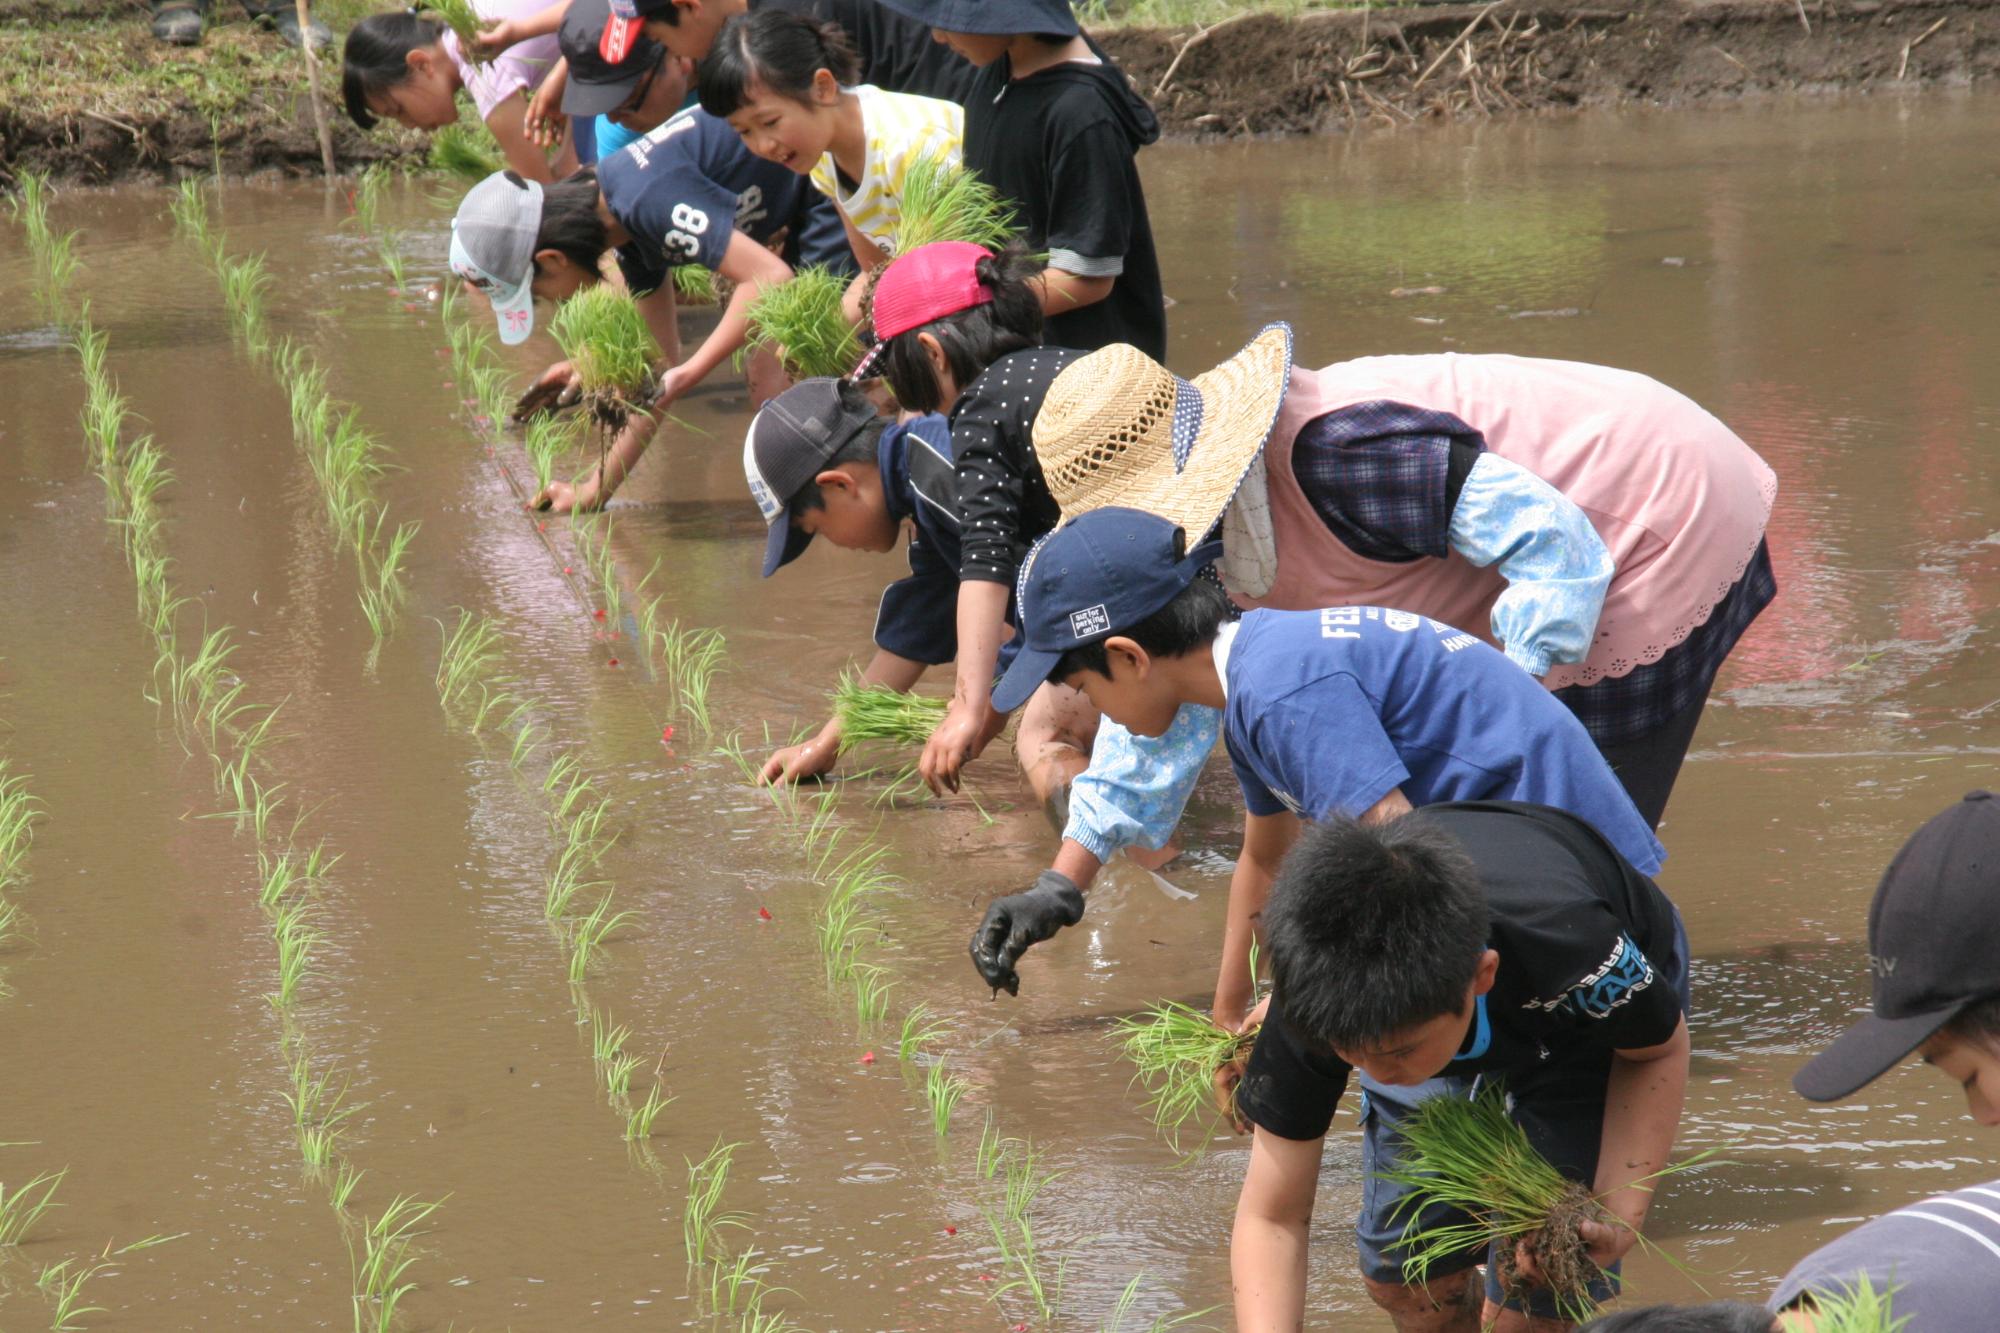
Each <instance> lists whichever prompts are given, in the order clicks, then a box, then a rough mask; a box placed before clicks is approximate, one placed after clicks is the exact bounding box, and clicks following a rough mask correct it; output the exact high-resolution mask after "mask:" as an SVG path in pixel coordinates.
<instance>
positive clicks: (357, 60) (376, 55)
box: [340, 11, 444, 130]
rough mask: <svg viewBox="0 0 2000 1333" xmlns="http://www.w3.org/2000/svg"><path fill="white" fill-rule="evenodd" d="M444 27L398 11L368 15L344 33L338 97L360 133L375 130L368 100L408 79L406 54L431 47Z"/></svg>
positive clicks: (432, 21) (440, 35)
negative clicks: (345, 105)
mask: <svg viewBox="0 0 2000 1333" xmlns="http://www.w3.org/2000/svg"><path fill="white" fill-rule="evenodd" d="M443 36H444V24H442V23H439V22H438V21H437V20H436V19H427V18H418V17H417V16H416V15H415V14H410V13H404V12H401V11H398V12H396V13H390V14H370V15H369V16H368V17H367V18H365V19H362V20H361V21H360V22H359V23H357V24H355V25H354V27H353V28H352V29H351V30H350V31H349V32H348V34H347V44H346V45H345V46H343V47H342V48H341V51H340V95H341V96H342V97H343V98H345V99H346V100H347V114H348V117H349V118H350V119H351V120H353V122H354V123H355V124H356V125H359V126H360V127H361V128H362V129H364V130H372V129H374V128H375V113H374V112H372V111H370V110H369V109H368V99H369V98H371V97H373V96H375V95H376V94H377V93H386V92H388V91H389V90H390V89H391V88H394V87H395V86H396V85H397V84H399V83H401V82H402V81H403V80H404V79H407V78H409V77H410V52H412V51H419V50H422V49H423V48H424V47H426V46H432V45H435V44H436V42H437V40H438V39H439V38H441V37H443Z"/></svg>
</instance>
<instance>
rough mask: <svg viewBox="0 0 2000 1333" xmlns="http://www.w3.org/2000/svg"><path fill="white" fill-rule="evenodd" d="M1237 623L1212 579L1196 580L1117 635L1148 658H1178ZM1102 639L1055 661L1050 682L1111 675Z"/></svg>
mask: <svg viewBox="0 0 2000 1333" xmlns="http://www.w3.org/2000/svg"><path fill="white" fill-rule="evenodd" d="M1234 619H1236V604H1235V603H1234V602H1232V601H1230V600H1229V594H1228V593H1226V592H1224V591H1223V590H1222V585H1221V584H1220V583H1217V582H1216V581H1215V580H1214V579H1211V578H1206V577H1204V578H1198V579H1196V580H1195V581H1194V582H1193V583H1190V584H1188V586H1187V587H1185V588H1183V589H1181V591H1180V594H1179V595H1178V596H1176V597H1175V598H1174V600H1173V601H1171V602H1168V603H1167V604H1166V605H1165V606H1163V607H1161V608H1160V609H1159V610H1157V611H1155V612H1153V614H1152V615H1150V616H1147V617H1146V618H1145V619H1144V620H1141V621H1139V622H1138V623H1136V624H1134V625H1131V626H1129V627H1122V628H1119V629H1117V630H1115V631H1113V632H1114V633H1116V634H1119V635H1122V636H1124V637H1125V638H1128V639H1130V640H1132V642H1134V643H1136V644H1138V645H1139V646H1140V647H1141V648H1144V649H1145V650H1146V655H1147V656H1149V657H1179V656H1181V655H1182V654H1184V653H1191V652H1193V651H1194V650H1195V649H1197V648H1202V647H1205V646H1207V645H1208V644H1211V643H1214V642H1215V636H1216V634H1217V632H1218V631H1220V630H1221V629H1222V627H1223V626H1224V625H1226V624H1227V623H1229V622H1230V621H1232V620H1234ZM1104 643H1105V641H1104V640H1103V639H1099V640H1098V641H1097V642H1096V643H1086V644H1083V645H1081V646H1080V647H1076V648H1072V649H1070V650H1069V651H1068V652H1066V653H1064V654H1063V655H1062V656H1061V657H1060V658H1058V659H1057V660H1056V664H1055V667H1054V669H1053V670H1051V671H1050V672H1049V679H1050V680H1053V681H1055V682H1057V683H1058V684H1061V683H1062V682H1064V681H1066V680H1068V679H1069V678H1070V677H1071V676H1074V675H1077V674H1078V673H1079V672H1084V671H1095V672H1096V673H1097V674H1098V675H1100V676H1109V675H1110V674H1111V656H1110V654H1109V653H1107V652H1105V651H1104Z"/></svg>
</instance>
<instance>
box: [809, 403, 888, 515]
mask: <svg viewBox="0 0 2000 1333" xmlns="http://www.w3.org/2000/svg"><path fill="white" fill-rule="evenodd" d="M840 396H842V398H846V396H848V388H846V386H842V388H840ZM886 428H888V422H886V420H882V418H880V416H878V418H876V420H874V422H872V424H868V426H864V428H862V432H860V434H856V436H854V438H852V440H848V442H846V444H842V446H840V448H838V450H834V456H832V458H828V460H826V462H822V464H820V472H826V470H828V468H838V466H846V464H852V462H866V464H870V466H874V462H876V458H880V452H878V450H880V446H882V432H884V430H886ZM786 508H788V510H790V512H792V514H802V512H806V510H814V508H826V496H824V494H822V492H820V482H816V480H808V482H806V484H804V486H800V488H798V490H794V492H792V498H790V500H786Z"/></svg>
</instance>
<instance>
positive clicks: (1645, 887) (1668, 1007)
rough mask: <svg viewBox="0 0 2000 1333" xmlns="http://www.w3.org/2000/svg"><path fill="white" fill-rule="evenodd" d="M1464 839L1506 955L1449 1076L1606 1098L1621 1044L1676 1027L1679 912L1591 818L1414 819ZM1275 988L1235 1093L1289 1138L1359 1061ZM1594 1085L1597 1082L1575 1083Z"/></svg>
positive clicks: (1649, 1040)
mask: <svg viewBox="0 0 2000 1333" xmlns="http://www.w3.org/2000/svg"><path fill="white" fill-rule="evenodd" d="M1405 818H1410V819H1422V820H1425V821H1427V822H1430V823H1433V824H1435V825H1436V826H1437V827H1439V828H1440V829H1443V830H1444V831H1445V832H1447V833H1449V834H1451V835H1452V837H1454V838H1456V839H1457V840H1458V842H1459V844H1460V846H1462V847H1463V848H1464V849H1465V852H1466V854H1467V855H1468V856H1470V857H1471V858H1472V863H1473V865H1474V866H1476V867H1477V868H1478V871H1479V880H1480V884H1481V886H1482V887H1483V888H1484V890H1485V892H1486V901H1487V905H1488V907H1489V909H1490V910H1491V913H1492V927H1491V932H1490V934H1489V936H1488V947H1489V948H1492V949H1493V950H1495V951H1496V952H1498V953H1499V955H1500V968H1499V972H1498V975H1497V976H1496V977H1495V979H1494V983H1493V989H1492V990H1491V991H1489V992H1487V993H1486V994H1485V995H1483V996H1481V997H1480V998H1479V1002H1478V1008H1477V1009H1476V1011H1475V1013H1474V1015H1473V1021H1472V1023H1471V1025H1470V1026H1469V1027H1468V1029H1467V1031H1466V1038H1465V1043H1464V1045H1462V1046H1461V1047H1460V1048H1459V1055H1458V1056H1457V1058H1456V1059H1454V1060H1453V1061H1452V1063H1451V1065H1450V1066H1449V1068H1447V1069H1445V1070H1443V1071H1442V1072H1443V1073H1445V1074H1449V1075H1454V1076H1457V1075H1463V1076H1466V1077H1470V1076H1471V1075H1474V1074H1488V1075H1493V1076H1496V1077H1499V1078H1501V1079H1504V1080H1505V1082H1506V1086H1507V1088H1508V1090H1509V1091H1510V1092H1511V1093H1513V1094H1514V1095H1515V1096H1516V1097H1517V1098H1519V1099H1521V1100H1522V1101H1524V1102H1530V1103H1531V1102H1532V1101H1533V1100H1534V1099H1535V1097H1536V1095H1537V1093H1538V1092H1544V1091H1545V1092H1546V1094H1547V1095H1549V1096H1551V1097H1562V1098H1564V1099H1565V1100H1566V1099H1567V1098H1568V1097H1572V1096H1577V1095H1593V1096H1596V1097H1600V1098H1601V1097H1602V1095H1603V1071H1604V1070H1605V1069H1606V1068H1607V1064H1606V1062H1607V1061H1608V1060H1609V1058H1610V1053H1611V1052H1612V1051H1614V1050H1636V1049H1638V1048H1641V1047H1645V1046H1657V1045H1659V1044H1660V1043H1661V1042H1663V1041H1665V1040H1667V1039H1668V1038H1669V1037H1671V1036H1673V1034H1674V1027H1675V1025H1676V1024H1678V1023H1679V1022H1680V1019H1681V1013H1682V1004H1683V994H1682V988H1684V986H1685V975H1686V967H1687V962H1686V959H1684V958H1682V957H1681V946H1680V942H1679V936H1678V931H1677V921H1678V917H1677V914H1676V913H1675V911H1674V905H1673V903H1671V902H1670V901H1668V899H1667V896H1666V895H1665V894H1664V893H1662V892H1660V890H1659V888H1658V887H1657V886H1655V885H1654V883H1653V881H1651V880H1650V879H1647V878H1646V877H1645V876H1644V875H1642V874H1640V873H1639V872H1638V871H1636V870H1634V869H1633V868H1632V867H1631V866H1630V865H1628V864H1627V863H1626V862H1625V860H1624V858H1622V857H1620V856H1619V855H1618V853H1616V852H1615V851H1613V850H1612V849H1611V846H1610V844H1609V843H1607V842H1605V841H1604V838H1603V836H1602V835H1601V834H1599V833H1598V832H1597V830H1596V829H1594V828H1592V827H1591V826H1590V825H1589V824H1588V823H1586V822H1585V821H1583V820H1581V819H1578V818H1577V817H1576V816H1574V815H1571V814H1567V813H1565V812H1563V811H1561V810H1556V809H1554V808H1552V807H1549V806H1545V805H1528V804H1524V803H1520V802H1514V801H1459V802H1450V803H1446V804H1441V805H1430V806H1425V807H1423V808H1422V809H1420V810H1419V811H1417V812H1416V813H1415V814H1412V815H1408V816H1405ZM1284 999H1285V997H1284V996H1283V995H1282V994H1274V995H1273V996H1272V997H1271V1008H1270V1011H1269V1012H1268V1013H1267V1014H1266V1016H1265V1021H1264V1027H1263V1030H1262V1031H1261V1032H1259V1033H1258V1036H1257V1045H1256V1048H1255V1049H1254V1050H1253V1051H1252V1052H1251V1054H1250V1064H1249V1067H1248V1069H1247V1070H1246V1071H1245V1072H1244V1076H1243V1082H1242V1084H1241V1085H1240V1086H1239V1087H1238V1089H1237V1093H1236V1104H1237V1107H1238V1109H1239V1110H1241V1112H1242V1113H1243V1115H1244V1116H1245V1117H1246V1118H1247V1119H1249V1120H1250V1121H1251V1122H1252V1123H1253V1124H1256V1125H1258V1126H1259V1127H1261V1128H1263V1129H1266V1130H1268V1131H1270V1132H1271V1133H1273V1134H1276V1135H1278V1136H1279V1137H1280V1138H1286V1139H1316V1138H1319V1137H1320V1136H1321V1135H1323V1134H1325V1133H1326V1130H1327V1126H1328V1125H1329V1124H1331V1123H1332V1121H1333V1112H1334V1108H1335V1106H1336V1105H1338V1104H1339V1101H1340V1095H1341V1093H1342V1092H1343V1091H1345V1089H1346V1087H1347V1076H1348V1073H1349V1072H1350V1070H1351V1066H1350V1065H1348V1063H1347V1062H1346V1061H1344V1060H1342V1059H1341V1058H1340V1057H1339V1056H1337V1055H1335V1054H1334V1053H1333V1051H1332V1050H1331V1049H1330V1048H1329V1047H1326V1046H1324V1045H1322V1044H1321V1043H1319V1042H1317V1041H1315V1040H1313V1039H1312V1038H1310V1037H1307V1036H1306V1035H1304V1034H1302V1033H1300V1032H1298V1031H1297V1030H1296V1029H1294V1028H1292V1027H1291V1026H1290V1025H1289V1024H1288V1023H1287V1022H1286V1021H1285V1008H1284ZM1593 1076H1594V1078H1595V1088H1594V1090H1593V1089H1585V1088H1582V1087H1579V1086H1578V1083H1579V1080H1581V1079H1584V1078H1590V1077H1593Z"/></svg>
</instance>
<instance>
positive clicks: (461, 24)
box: [424, 0, 486, 62]
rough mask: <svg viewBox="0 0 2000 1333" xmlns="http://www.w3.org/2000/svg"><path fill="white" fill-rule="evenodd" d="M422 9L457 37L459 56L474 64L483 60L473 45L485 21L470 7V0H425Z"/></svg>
mask: <svg viewBox="0 0 2000 1333" xmlns="http://www.w3.org/2000/svg"><path fill="white" fill-rule="evenodd" d="M424 8H425V9H426V10H427V11H429V12H430V13H431V14H432V15H433V16H434V17H436V18H437V19H438V20H439V21H441V22H442V23H443V24H444V25H445V26H446V27H447V28H450V29H451V30H452V31H453V32H454V33H456V34H457V35H458V49H459V53H460V54H461V55H463V56H464V57H465V58H466V59H467V60H471V61H475V62H482V61H484V60H485V58H486V57H484V56H482V55H480V54H479V48H478V47H476V46H475V45H474V44H473V43H474V42H475V41H476V40H477V39H478V37H479V29H480V26H481V25H482V24H484V23H485V22H486V20H484V19H482V18H481V17H480V16H479V11H478V10H476V9H474V8H473V7H472V0H425V3H424Z"/></svg>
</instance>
